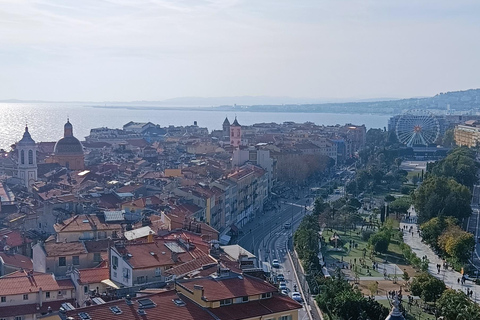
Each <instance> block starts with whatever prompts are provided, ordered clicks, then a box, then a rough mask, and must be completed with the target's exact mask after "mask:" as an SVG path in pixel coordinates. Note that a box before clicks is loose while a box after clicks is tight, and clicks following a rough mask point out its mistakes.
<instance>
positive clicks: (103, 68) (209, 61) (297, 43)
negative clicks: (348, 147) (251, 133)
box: [0, 0, 480, 101]
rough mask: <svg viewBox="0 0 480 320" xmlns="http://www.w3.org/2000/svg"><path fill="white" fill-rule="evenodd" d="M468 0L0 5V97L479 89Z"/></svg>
mask: <svg viewBox="0 0 480 320" xmlns="http://www.w3.org/2000/svg"><path fill="white" fill-rule="evenodd" d="M479 39H480V1H477V0H471V1H466V0H455V1H452V0H431V1H422V0H400V1H397V0H365V1H355V0H245V1H242V0H183V1H182V0H160V1H157V0H81V1H74V0H38V1H24V0H0V99H9V98H17V99H43V100H94V101H104V100H116V101H129V100H158V99H166V98H173V97H183V96H200V97H209V96H237V95H268V96H291V97H311V98H376V97H410V96H426V95H434V94H436V93H438V92H442V91H443V92H444V91H452V90H462V89H469V88H477V87H480V41H479Z"/></svg>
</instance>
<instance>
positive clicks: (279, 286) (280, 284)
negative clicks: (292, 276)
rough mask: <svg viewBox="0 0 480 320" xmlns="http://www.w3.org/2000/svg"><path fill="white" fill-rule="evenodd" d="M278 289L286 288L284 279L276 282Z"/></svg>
mask: <svg viewBox="0 0 480 320" xmlns="http://www.w3.org/2000/svg"><path fill="white" fill-rule="evenodd" d="M278 289H280V290H287V284H286V283H285V281H280V283H279V284H278Z"/></svg>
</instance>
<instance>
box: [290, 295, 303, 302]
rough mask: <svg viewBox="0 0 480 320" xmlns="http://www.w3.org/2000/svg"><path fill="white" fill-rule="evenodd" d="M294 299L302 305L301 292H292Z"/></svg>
mask: <svg viewBox="0 0 480 320" xmlns="http://www.w3.org/2000/svg"><path fill="white" fill-rule="evenodd" d="M292 299H293V300H295V301H297V302H300V303H301V302H303V299H302V295H301V294H300V292H292Z"/></svg>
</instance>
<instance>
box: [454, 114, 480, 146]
mask: <svg viewBox="0 0 480 320" xmlns="http://www.w3.org/2000/svg"><path fill="white" fill-rule="evenodd" d="M454 137H455V143H456V144H457V146H467V147H469V148H472V147H476V146H477V145H479V141H480V122H478V121H476V120H469V121H465V124H461V125H457V126H456V127H455V131H454Z"/></svg>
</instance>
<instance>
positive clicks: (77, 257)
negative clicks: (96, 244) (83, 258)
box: [72, 256, 80, 266]
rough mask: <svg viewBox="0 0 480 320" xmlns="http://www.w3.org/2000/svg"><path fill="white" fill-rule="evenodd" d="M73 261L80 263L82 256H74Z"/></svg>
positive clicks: (75, 263) (76, 263)
mask: <svg viewBox="0 0 480 320" xmlns="http://www.w3.org/2000/svg"><path fill="white" fill-rule="evenodd" d="M72 263H73V264H74V265H76V266H78V265H79V264H80V257H79V256H73V257H72Z"/></svg>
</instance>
